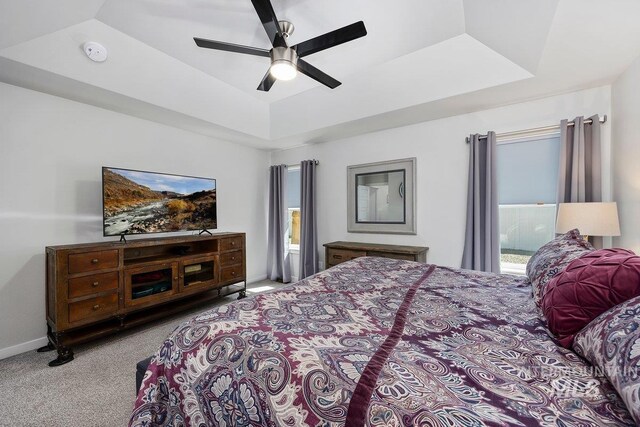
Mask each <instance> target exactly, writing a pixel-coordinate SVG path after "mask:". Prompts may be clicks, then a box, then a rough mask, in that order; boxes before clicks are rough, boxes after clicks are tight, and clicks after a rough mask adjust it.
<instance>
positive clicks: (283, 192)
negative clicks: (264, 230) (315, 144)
mask: <svg viewBox="0 0 640 427" xmlns="http://www.w3.org/2000/svg"><path fill="white" fill-rule="evenodd" d="M288 234H289V233H288V218H287V166H286V165H276V166H271V169H270V171H269V235H268V237H267V239H268V240H267V277H269V279H271V280H281V281H282V282H283V283H289V282H290V281H291V266H290V264H289V253H288V250H287V247H286V246H287V242H288V241H289V235H288Z"/></svg>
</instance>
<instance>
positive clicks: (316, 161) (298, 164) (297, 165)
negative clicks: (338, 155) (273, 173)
mask: <svg viewBox="0 0 640 427" xmlns="http://www.w3.org/2000/svg"><path fill="white" fill-rule="evenodd" d="M313 162H314V163H315V164H316V166H317V165H319V164H320V161H318V160H315V159H314V160H313ZM285 167H288V168H298V167H300V163H294V164H291V165H285Z"/></svg>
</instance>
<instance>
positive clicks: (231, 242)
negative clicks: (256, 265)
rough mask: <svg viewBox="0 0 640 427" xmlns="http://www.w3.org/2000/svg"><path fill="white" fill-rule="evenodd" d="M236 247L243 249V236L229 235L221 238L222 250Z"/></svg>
mask: <svg viewBox="0 0 640 427" xmlns="http://www.w3.org/2000/svg"><path fill="white" fill-rule="evenodd" d="M234 249H242V237H227V238H225V239H220V250H221V251H231V250H234Z"/></svg>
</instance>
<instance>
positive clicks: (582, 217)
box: [556, 202, 620, 238]
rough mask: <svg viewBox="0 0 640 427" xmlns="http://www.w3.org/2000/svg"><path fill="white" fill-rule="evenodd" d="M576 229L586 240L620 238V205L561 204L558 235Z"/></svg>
mask: <svg viewBox="0 0 640 427" xmlns="http://www.w3.org/2000/svg"><path fill="white" fill-rule="evenodd" d="M574 228H577V229H578V230H580V234H582V235H583V236H584V237H585V238H588V237H589V236H619V235H620V223H619V222H618V205H617V204H616V202H590V203H560V204H559V205H558V217H557V219H556V233H566V232H567V231H569V230H573V229H574Z"/></svg>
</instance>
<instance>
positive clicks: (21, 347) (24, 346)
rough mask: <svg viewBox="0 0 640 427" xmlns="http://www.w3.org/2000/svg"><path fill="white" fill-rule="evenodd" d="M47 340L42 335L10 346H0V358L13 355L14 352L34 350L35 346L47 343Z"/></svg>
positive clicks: (38, 346)
mask: <svg viewBox="0 0 640 427" xmlns="http://www.w3.org/2000/svg"><path fill="white" fill-rule="evenodd" d="M48 341H49V340H48V339H47V337H42V338H36V339H35V340H31V341H27V342H23V343H21V344H16V345H13V346H11V347H7V348H0V360H2V359H6V358H7V357H11V356H15V355H16V354H20V353H25V352H27V351H32V350H35V349H36V348H40V347H42V346H45V345H47V342H48Z"/></svg>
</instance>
